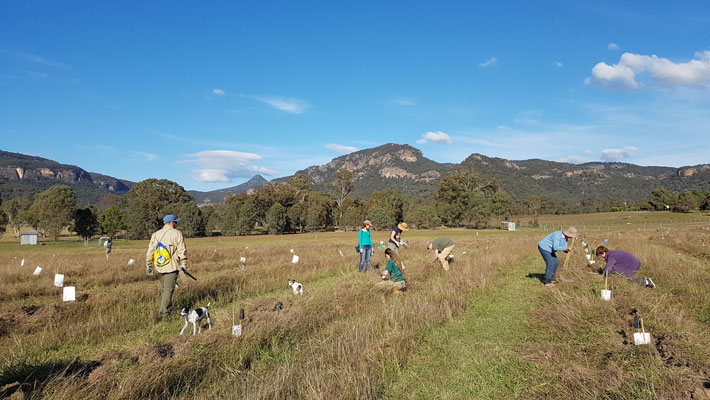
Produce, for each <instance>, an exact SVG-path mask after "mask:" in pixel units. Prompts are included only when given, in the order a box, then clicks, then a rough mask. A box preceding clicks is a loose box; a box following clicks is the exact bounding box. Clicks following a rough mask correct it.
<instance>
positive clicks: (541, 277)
mask: <svg viewBox="0 0 710 400" xmlns="http://www.w3.org/2000/svg"><path fill="white" fill-rule="evenodd" d="M525 277H526V278H528V279H537V280H539V281H540V283H545V274H541V273H536V272H531V273H529V274H527V275H525Z"/></svg>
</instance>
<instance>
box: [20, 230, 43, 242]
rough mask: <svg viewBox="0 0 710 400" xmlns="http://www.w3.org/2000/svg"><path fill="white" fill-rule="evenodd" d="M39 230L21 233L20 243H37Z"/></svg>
mask: <svg viewBox="0 0 710 400" xmlns="http://www.w3.org/2000/svg"><path fill="white" fill-rule="evenodd" d="M37 236H39V233H37V232H25V233H23V234H22V235H20V244H37Z"/></svg>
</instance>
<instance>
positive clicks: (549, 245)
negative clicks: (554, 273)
mask: <svg viewBox="0 0 710 400" xmlns="http://www.w3.org/2000/svg"><path fill="white" fill-rule="evenodd" d="M537 246H538V247H539V248H541V249H542V250H545V251H549V252H550V253H554V252H556V251H564V250H565V249H566V248H567V239H565V235H564V234H563V233H562V231H555V232H552V233H551V234H549V235H547V236H545V237H544V238H543V239H542V240H541V241H540V243H538V244H537Z"/></svg>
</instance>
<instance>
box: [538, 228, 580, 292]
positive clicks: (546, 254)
mask: <svg viewBox="0 0 710 400" xmlns="http://www.w3.org/2000/svg"><path fill="white" fill-rule="evenodd" d="M576 237H577V228H575V227H574V226H570V227H569V228H566V229H563V230H561V231H555V232H552V233H551V234H549V235H547V236H545V238H544V239H542V240H541V241H540V243H538V244H537V249H538V250H539V251H540V255H542V259H543V260H545V280H544V281H543V283H544V284H545V286H549V285H554V284H555V274H556V273H557V267H558V266H559V265H560V260H558V259H557V255H556V254H555V253H556V252H558V251H564V252H568V251H572V247H571V246H570V245H569V243H568V241H569V239H570V238H576Z"/></svg>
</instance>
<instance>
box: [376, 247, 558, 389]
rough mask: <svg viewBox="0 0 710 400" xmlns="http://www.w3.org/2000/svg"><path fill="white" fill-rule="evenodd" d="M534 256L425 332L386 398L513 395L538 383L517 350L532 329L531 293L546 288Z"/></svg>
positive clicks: (394, 377) (508, 271) (473, 293)
mask: <svg viewBox="0 0 710 400" xmlns="http://www.w3.org/2000/svg"><path fill="white" fill-rule="evenodd" d="M533 260H534V255H530V256H528V257H525V258H523V259H522V261H521V262H519V263H518V264H517V265H515V266H511V267H510V268H508V267H504V268H502V269H501V275H500V276H499V277H498V279H496V280H495V281H494V282H492V284H491V285H490V288H488V289H484V290H477V291H474V292H472V293H471V294H470V299H469V300H468V305H467V308H466V311H465V313H464V314H462V315H461V316H460V317H459V318H457V319H456V320H455V321H454V322H453V323H451V324H448V325H446V326H443V327H441V328H437V329H434V330H432V331H430V332H429V333H427V334H425V335H424V336H423V337H422V339H421V342H420V345H419V349H418V350H417V351H416V353H415V354H413V355H412V357H410V359H409V361H408V363H407V366H406V367H405V369H404V370H403V371H401V372H400V373H399V374H397V376H393V377H392V379H393V382H392V385H391V389H390V390H388V391H387V393H386V396H385V397H386V398H391V399H399V398H439V399H462V398H485V399H491V398H510V397H511V396H515V395H520V394H522V393H523V392H524V391H526V390H529V389H530V388H534V387H535V386H536V384H537V383H538V382H536V380H535V374H536V368H535V366H534V364H532V363H530V362H527V361H525V360H523V359H522V358H521V357H520V355H519V351H520V350H522V347H523V346H524V344H525V343H527V342H528V340H529V339H530V336H531V335H532V333H533V331H532V329H531V328H529V324H528V319H529V318H530V315H529V311H530V308H531V302H530V298H531V297H535V296H536V295H537V294H538V293H540V292H541V291H542V290H545V289H544V288H543V287H542V285H541V283H540V281H539V280H538V279H537V278H528V277H527V275H528V274H530V273H531V272H533V271H532V270H531V269H532V267H531V266H533V265H534V264H535V263H534V261H533Z"/></svg>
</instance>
